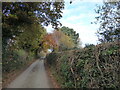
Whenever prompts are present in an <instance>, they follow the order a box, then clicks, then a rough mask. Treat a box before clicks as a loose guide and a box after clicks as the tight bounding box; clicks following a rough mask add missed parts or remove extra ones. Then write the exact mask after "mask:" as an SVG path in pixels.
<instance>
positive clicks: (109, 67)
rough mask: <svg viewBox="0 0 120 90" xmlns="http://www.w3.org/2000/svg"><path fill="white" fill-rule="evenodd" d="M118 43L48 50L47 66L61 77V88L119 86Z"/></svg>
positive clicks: (119, 54) (119, 46)
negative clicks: (59, 50)
mask: <svg viewBox="0 0 120 90" xmlns="http://www.w3.org/2000/svg"><path fill="white" fill-rule="evenodd" d="M119 52H120V43H118V42H114V43H104V44H99V45H96V46H90V47H89V46H87V47H85V48H83V49H79V50H69V51H64V52H59V53H51V54H49V55H47V57H46V63H47V65H48V66H49V67H50V68H52V69H53V70H51V71H55V72H56V75H58V76H59V77H60V78H62V80H61V81H59V82H60V83H61V87H62V88H84V87H85V88H120V77H119V76H120V71H119V70H120V53H119Z"/></svg>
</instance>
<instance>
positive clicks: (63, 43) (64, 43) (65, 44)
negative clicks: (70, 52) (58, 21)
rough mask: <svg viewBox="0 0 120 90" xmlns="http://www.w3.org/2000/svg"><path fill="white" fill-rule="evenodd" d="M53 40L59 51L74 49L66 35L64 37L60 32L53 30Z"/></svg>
mask: <svg viewBox="0 0 120 90" xmlns="http://www.w3.org/2000/svg"><path fill="white" fill-rule="evenodd" d="M53 38H54V40H55V42H56V44H57V45H58V47H59V51H62V50H67V49H71V48H74V45H75V44H74V43H73V41H72V39H71V38H70V37H69V36H68V35H65V34H64V33H63V32H62V31H61V30H54V31H53Z"/></svg>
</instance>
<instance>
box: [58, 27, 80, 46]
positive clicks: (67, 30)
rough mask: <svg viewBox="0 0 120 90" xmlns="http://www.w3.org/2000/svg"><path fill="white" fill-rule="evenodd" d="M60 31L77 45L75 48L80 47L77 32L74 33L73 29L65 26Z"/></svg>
mask: <svg viewBox="0 0 120 90" xmlns="http://www.w3.org/2000/svg"><path fill="white" fill-rule="evenodd" d="M60 30H61V31H62V32H63V33H64V34H65V35H68V36H69V37H70V38H71V39H72V41H73V43H74V44H75V47H78V46H79V44H80V39H79V33H76V31H74V30H73V29H71V28H69V27H65V26H63V27H62V28H61V29H60Z"/></svg>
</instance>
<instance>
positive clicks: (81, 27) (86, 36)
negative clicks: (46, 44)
mask: <svg viewBox="0 0 120 90" xmlns="http://www.w3.org/2000/svg"><path fill="white" fill-rule="evenodd" d="M96 5H102V2H95V1H91V2H89V1H82V0H73V2H72V4H70V1H66V2H65V8H64V10H63V14H62V15H63V17H62V18H61V19H60V20H59V21H60V22H61V23H62V25H63V26H66V27H69V28H73V29H74V30H75V31H76V32H77V33H79V38H80V40H81V42H82V46H83V47H84V46H85V44H95V45H96V44H97V43H98V37H97V36H96V32H97V30H98V28H99V25H96V24H91V22H94V21H96V19H95V17H96V16H98V15H97V14H96V13H95V9H97V7H96ZM52 31H53V29H52V27H51V26H48V27H47V32H52Z"/></svg>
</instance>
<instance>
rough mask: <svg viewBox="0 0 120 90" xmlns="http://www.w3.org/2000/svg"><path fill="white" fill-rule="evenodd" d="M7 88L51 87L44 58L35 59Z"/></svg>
mask: <svg viewBox="0 0 120 90" xmlns="http://www.w3.org/2000/svg"><path fill="white" fill-rule="evenodd" d="M8 88H53V86H52V84H51V82H50V80H49V78H48V76H47V73H46V71H45V67H44V60H37V61H35V62H34V63H33V64H32V65H31V66H30V67H28V68H27V69H26V70H25V71H24V72H23V73H22V74H21V75H19V76H18V77H17V78H16V79H15V80H14V81H13V82H12V83H11V84H10V85H8Z"/></svg>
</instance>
